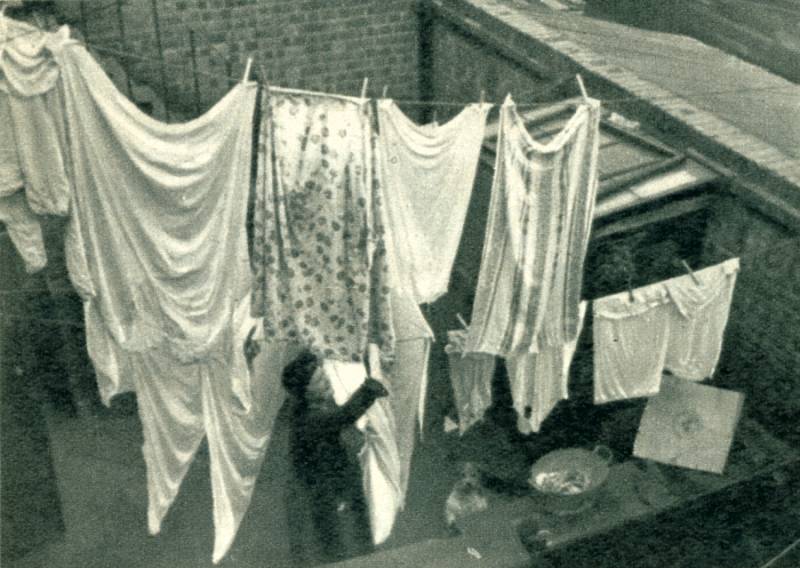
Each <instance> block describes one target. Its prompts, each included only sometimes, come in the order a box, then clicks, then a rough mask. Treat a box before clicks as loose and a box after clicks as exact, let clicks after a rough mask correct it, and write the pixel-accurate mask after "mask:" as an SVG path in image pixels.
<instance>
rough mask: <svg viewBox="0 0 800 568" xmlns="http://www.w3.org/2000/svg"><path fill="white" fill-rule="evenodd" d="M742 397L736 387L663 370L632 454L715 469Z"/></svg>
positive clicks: (728, 444)
mask: <svg viewBox="0 0 800 568" xmlns="http://www.w3.org/2000/svg"><path fill="white" fill-rule="evenodd" d="M743 402H744V396H743V395H742V394H741V393H738V392H735V391H730V390H725V389H720V388H716V387H712V386H708V385H702V384H697V383H693V382H690V381H686V380H684V379H679V378H677V377H673V376H668V375H665V376H664V377H663V379H662V383H661V392H659V393H658V394H657V395H656V396H654V397H652V398H651V399H650V400H649V401H648V403H647V407H646V408H645V411H644V414H643V415H642V421H641V424H640V425H639V432H638V434H637V435H636V442H635V443H634V447H633V455H634V456H636V457H638V458H645V459H650V460H653V461H657V462H661V463H665V464H669V465H677V466H680V467H686V468H690V469H696V470H700V471H707V472H712V473H720V474H721V473H722V472H723V471H724V470H725V464H726V462H727V460H728V453H729V452H730V448H731V444H732V442H733V435H734V432H735V430H736V425H737V423H738V422H739V417H740V415H741V410H742V404H743Z"/></svg>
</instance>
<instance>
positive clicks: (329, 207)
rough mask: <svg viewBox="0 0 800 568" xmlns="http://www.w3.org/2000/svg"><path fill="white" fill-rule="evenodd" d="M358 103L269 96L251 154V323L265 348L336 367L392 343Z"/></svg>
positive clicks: (368, 143)
mask: <svg viewBox="0 0 800 568" xmlns="http://www.w3.org/2000/svg"><path fill="white" fill-rule="evenodd" d="M366 103H367V101H366V100H362V99H353V98H348V97H337V96H331V95H323V94H315V93H307V92H303V91H291V90H285V89H270V92H269V93H266V92H265V93H264V99H263V105H264V112H263V116H264V121H263V123H262V128H261V135H260V140H259V145H258V174H257V179H256V203H255V212H254V246H253V265H254V270H255V283H254V287H253V314H254V315H255V316H257V317H263V318H264V333H265V337H266V340H267V341H281V340H287V341H294V342H299V343H302V344H304V345H305V346H307V347H308V348H310V349H311V350H312V351H313V352H314V353H315V354H317V355H318V356H320V357H321V358H328V359H330V358H335V359H338V360H342V361H361V360H362V357H363V356H364V353H365V351H366V347H367V342H368V340H369V342H370V343H375V344H377V345H378V346H379V347H381V349H382V350H385V351H386V352H387V353H388V352H391V349H392V347H393V343H394V339H393V336H392V323H391V308H390V302H389V288H388V286H387V285H386V279H387V278H388V265H387V262H386V249H385V245H384V243H383V228H382V226H381V219H382V217H383V215H382V213H381V212H380V208H381V206H382V205H381V201H380V197H379V195H378V183H377V179H376V177H375V176H376V175H377V174H376V171H375V169H374V164H373V144H374V141H373V139H372V129H371V126H370V124H371V122H370V114H369V105H367V104H366ZM373 326H374V327H373Z"/></svg>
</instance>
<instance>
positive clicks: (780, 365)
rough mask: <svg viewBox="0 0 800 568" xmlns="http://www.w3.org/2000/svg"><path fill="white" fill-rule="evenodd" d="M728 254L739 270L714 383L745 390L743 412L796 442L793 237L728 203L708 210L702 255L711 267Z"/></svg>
mask: <svg viewBox="0 0 800 568" xmlns="http://www.w3.org/2000/svg"><path fill="white" fill-rule="evenodd" d="M732 253H733V254H732ZM734 254H735V255H739V256H740V258H741V266H742V268H741V272H740V274H739V277H738V280H737V283H736V291H735V294H734V301H733V305H732V307H731V314H730V319H729V323H728V328H727V330H726V336H725V345H724V350H723V355H722V359H721V361H720V366H719V371H718V375H719V380H720V383H721V384H723V385H726V386H730V387H732V388H736V389H737V390H740V391H742V392H744V393H746V395H747V401H746V403H745V404H746V408H747V410H748V412H749V413H750V414H752V415H754V416H756V417H757V419H759V420H760V421H761V422H762V423H764V424H765V425H768V426H771V427H772V430H773V431H774V432H776V433H777V434H779V435H781V436H782V437H784V438H785V439H787V440H788V441H791V442H793V443H794V444H795V445H797V444H800V430H798V428H797V420H796V417H797V415H798V413H800V375H799V371H800V288H798V283H799V282H800V236H799V235H798V233H796V232H795V233H792V232H791V231H789V230H788V229H785V228H783V227H781V226H779V225H777V224H774V223H772V222H771V221H770V220H769V219H767V218H765V217H762V216H761V215H759V214H758V213H755V212H754V211H752V210H749V209H747V208H746V207H744V206H742V204H741V202H739V201H737V200H736V199H734V198H729V199H727V200H724V201H722V202H720V204H719V206H718V207H716V208H715V211H714V214H713V216H712V219H711V221H710V223H709V227H708V232H707V241H706V247H705V251H704V256H705V258H706V261H707V262H708V263H711V262H716V261H718V260H722V259H725V258H730V257H731V256H733V255H734Z"/></svg>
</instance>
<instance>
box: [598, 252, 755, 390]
mask: <svg viewBox="0 0 800 568" xmlns="http://www.w3.org/2000/svg"><path fill="white" fill-rule="evenodd" d="M738 270H739V259H736V258H734V259H731V260H728V261H726V262H724V263H721V264H718V265H715V266H711V267H708V268H705V269H703V270H698V271H695V272H694V275H695V277H696V278H697V279H698V281H699V282H700V284H697V283H695V282H694V279H693V278H692V277H691V276H690V275H684V276H678V277H676V278H672V279H669V280H666V281H664V282H659V283H656V284H652V285H650V286H645V287H643V288H637V289H636V290H634V291H633V293H634V301H632V302H631V301H630V299H629V294H628V292H625V293H621V294H615V295H613V296H607V297H605V298H601V299H599V300H595V302H594V306H593V308H594V324H593V325H594V393H595V394H594V399H595V403H604V402H611V401H614V400H622V399H627V398H635V397H641V396H652V395H654V394H656V393H658V392H659V390H660V388H661V377H662V375H663V372H664V370H665V369H666V370H669V371H670V372H672V373H673V374H674V375H677V376H678V377H681V378H684V379H688V380H695V381H697V380H702V379H705V378H708V377H710V376H711V375H713V373H714V369H715V368H716V365H717V362H718V361H719V356H720V352H721V350H722V341H723V337H724V333H725V327H726V325H727V322H728V314H729V312H730V304H731V299H732V297H733V289H734V286H735V283H736V274H737V272H738Z"/></svg>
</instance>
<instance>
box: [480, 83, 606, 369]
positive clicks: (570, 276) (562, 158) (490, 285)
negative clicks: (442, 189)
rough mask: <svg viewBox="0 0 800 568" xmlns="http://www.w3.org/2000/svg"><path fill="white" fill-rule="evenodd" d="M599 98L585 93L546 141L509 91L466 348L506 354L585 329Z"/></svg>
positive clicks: (502, 114)
mask: <svg viewBox="0 0 800 568" xmlns="http://www.w3.org/2000/svg"><path fill="white" fill-rule="evenodd" d="M599 121H600V103H599V102H598V101H595V100H591V101H590V102H588V103H579V104H578V107H577V110H576V111H575V113H574V115H573V116H572V117H571V118H570V119H569V121H568V122H567V124H566V126H565V127H564V129H563V130H562V131H561V132H559V133H558V134H557V135H556V136H555V138H553V139H552V140H551V141H550V142H548V143H546V144H540V143H538V142H537V141H536V140H534V139H533V138H532V137H531V136H530V134H528V131H527V130H526V128H525V122H524V119H523V118H522V117H520V116H519V115H518V114H517V111H516V107H515V105H514V103H513V101H511V98H510V97H509V98H508V99H507V100H506V102H505V103H504V104H503V106H502V107H501V109H500V125H499V134H498V139H497V157H496V162H495V173H494V181H493V184H492V197H491V202H490V205H489V217H488V222H487V227H486V237H485V241H484V245H483V255H482V259H481V270H480V276H479V278H478V287H477V292H476V296H475V303H474V306H473V310H472V323H471V325H470V332H469V336H468V338H467V346H466V350H467V351H470V352H483V353H489V354H495V355H501V356H507V355H512V354H522V353H535V352H537V351H538V350H539V349H540V348H542V347H546V346H563V345H564V344H565V343H566V342H568V341H571V340H573V339H575V337H576V336H577V332H578V320H579V318H578V306H579V303H580V294H581V285H582V278H583V276H582V275H583V261H584V257H585V255H586V247H587V245H588V240H589V231H590V229H591V222H592V216H593V211H594V203H595V196H596V192H597V185H598V182H597V155H598V140H599V135H598V132H599V130H598V128H599Z"/></svg>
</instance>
